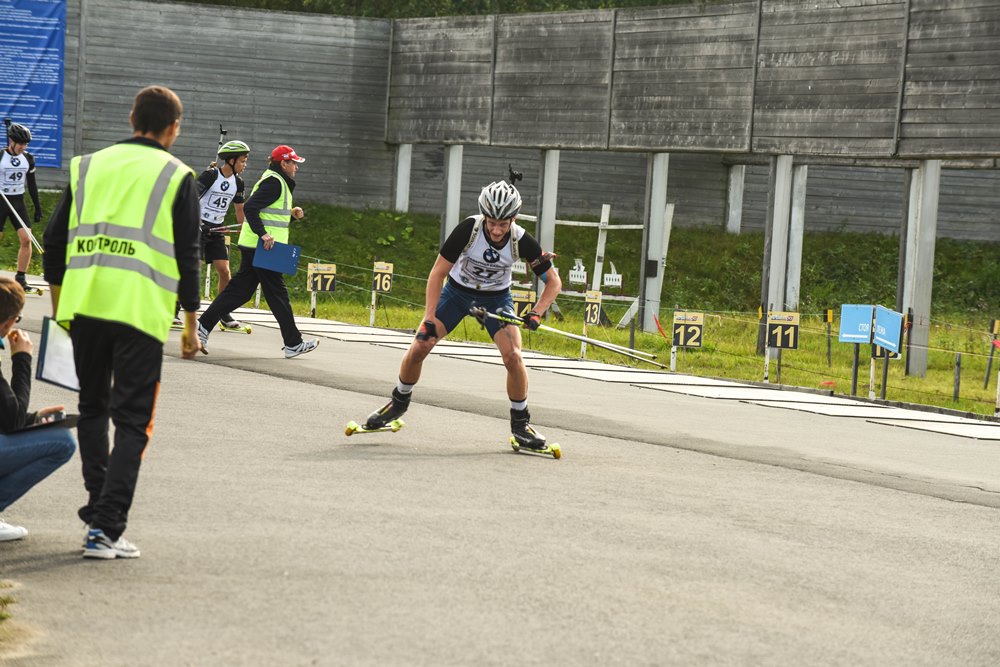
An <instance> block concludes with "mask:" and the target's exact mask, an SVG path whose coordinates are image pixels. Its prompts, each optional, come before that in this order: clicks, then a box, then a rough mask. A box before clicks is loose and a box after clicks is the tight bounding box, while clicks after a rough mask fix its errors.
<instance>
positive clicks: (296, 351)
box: [282, 338, 319, 359]
mask: <svg viewBox="0 0 1000 667" xmlns="http://www.w3.org/2000/svg"><path fill="white" fill-rule="evenodd" d="M317 347H319V339H318V338H310V339H309V340H303V341H302V342H301V343H299V344H298V345H296V346H294V347H285V348H282V349H283V350H284V351H285V359H291V358H292V357H297V356H299V355H300V354H305V353H306V352H312V351H313V350H315V349H316V348H317Z"/></svg>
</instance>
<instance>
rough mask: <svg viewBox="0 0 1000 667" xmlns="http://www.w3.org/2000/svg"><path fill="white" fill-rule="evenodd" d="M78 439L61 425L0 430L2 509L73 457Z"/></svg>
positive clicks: (0, 490) (0, 491) (0, 507)
mask: <svg viewBox="0 0 1000 667" xmlns="http://www.w3.org/2000/svg"><path fill="white" fill-rule="evenodd" d="M75 450H76V439H75V438H74V437H73V434H72V433H71V432H70V430H69V429H66V428H59V427H58V426H47V427H44V428H39V429H35V430H32V431H26V432H24V433H15V434H13V435H3V434H0V512H2V511H4V510H5V509H7V508H8V507H10V506H11V505H12V504H13V503H14V501H15V500H17V499H18V498H20V497H21V496H23V495H24V494H26V493H27V492H28V490H29V489H31V487H33V486H34V485H35V484H38V483H39V482H40V481H42V480H43V479H45V478H46V477H48V476H49V475H51V474H52V473H53V471H55V469H56V468H58V467H59V466H61V465H62V464H64V463H66V461H69V460H70V458H71V457H72V456H73V452H74V451H75Z"/></svg>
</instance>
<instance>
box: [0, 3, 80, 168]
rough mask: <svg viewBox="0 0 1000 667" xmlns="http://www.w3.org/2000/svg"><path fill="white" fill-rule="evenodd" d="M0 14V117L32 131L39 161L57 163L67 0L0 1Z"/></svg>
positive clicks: (47, 164) (31, 148)
mask: <svg viewBox="0 0 1000 667" xmlns="http://www.w3.org/2000/svg"><path fill="white" fill-rule="evenodd" d="M0 16H2V17H3V19H2V20H0V117H2V118H10V119H11V120H12V121H14V122H15V123H20V124H21V125H24V126H26V127H28V129H30V130H31V146H29V147H28V151H29V152H30V153H31V154H32V155H34V156H35V163H36V164H37V165H38V166H40V167H61V166H62V132H63V55H64V52H65V46H66V0H0ZM4 134H6V133H4ZM6 139H7V137H6V136H3V143H4V144H5V145H6Z"/></svg>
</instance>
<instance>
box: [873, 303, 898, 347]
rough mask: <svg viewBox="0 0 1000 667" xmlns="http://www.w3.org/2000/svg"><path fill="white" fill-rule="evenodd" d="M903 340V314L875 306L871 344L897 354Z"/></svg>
mask: <svg viewBox="0 0 1000 667" xmlns="http://www.w3.org/2000/svg"><path fill="white" fill-rule="evenodd" d="M902 338H903V314H902V313H897V312H896V311H894V310H889V309H888V308H883V307H882V306H875V334H874V335H873V336H872V342H873V343H875V344H876V345H880V346H882V347H884V348H885V349H887V350H889V351H890V352H899V343H900V340H901V339H902Z"/></svg>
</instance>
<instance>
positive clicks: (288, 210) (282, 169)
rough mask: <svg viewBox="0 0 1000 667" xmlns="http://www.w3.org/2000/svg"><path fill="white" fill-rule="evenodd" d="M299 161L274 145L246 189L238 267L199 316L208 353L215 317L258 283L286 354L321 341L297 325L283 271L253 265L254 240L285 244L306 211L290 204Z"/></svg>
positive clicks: (245, 298) (289, 149)
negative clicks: (268, 160) (250, 187)
mask: <svg viewBox="0 0 1000 667" xmlns="http://www.w3.org/2000/svg"><path fill="white" fill-rule="evenodd" d="M302 162H305V159H304V158H301V157H299V156H298V154H296V152H295V149H293V148H292V147H291V146H286V145H284V144H282V145H281V146H278V147H277V148H275V149H274V150H273V151H271V163H270V164H269V165H268V167H267V169H265V170H264V173H263V174H262V175H261V177H260V180H259V181H257V184H256V185H255V186H253V190H251V191H250V198H249V199H247V201H246V203H245V204H244V205H243V215H244V221H243V227H242V228H241V229H240V236H239V239H238V240H237V242H236V244H237V246H238V247H239V249H240V253H241V254H242V259H241V260H240V270H239V271H237V272H236V275H235V276H233V278H232V280H230V281H229V284H228V285H226V288H225V289H224V290H222V292H221V293H220V294H219V296H217V297H215V301H213V302H212V304H211V305H210V306H209V307H208V309H207V310H206V311H205V312H204V313H202V315H201V317H200V318H199V319H198V338H199V339H201V344H202V351H203V352H205V353H206V354H207V353H208V348H207V345H208V335H209V333H211V331H212V330H213V329H214V328H215V325H217V324H218V323H219V318H220V317H222V316H223V315H225V314H226V313H228V312H230V311H232V310H235V309H236V308H239V307H240V306H242V305H243V304H244V303H246V302H247V301H249V300H250V297H251V296H253V293H254V291H256V289H257V285H260V287H261V290H262V291H263V292H264V298H266V299H267V303H268V305H269V306H270V307H271V313H272V314H273V315H274V319H276V320H278V326H279V327H280V328H281V337H282V338H283V339H284V342H285V347H284V350H285V358H286V359H291V358H292V357H297V356H299V355H300V354H305V353H306V352H312V351H313V350H315V349H316V347H317V346H318V345H319V340H318V339H316V338H310V339H308V340H304V339H303V338H302V333H301V332H300V331H299V328H298V327H297V326H295V316H294V315H293V314H292V305H291V303H289V300H288V288H287V287H285V278H284V276H283V275H282V274H281V273H279V272H278V271H270V270H268V269H261V268H257V267H255V266H254V265H253V256H254V253H255V252H256V250H257V242H258V239H259V240H260V242H261V244H262V245H263V246H264V249H265V250H270V249H271V248H273V247H274V244H275V242H278V243H288V225H289V223H290V222H291V221H292V220H293V219H294V220H299V219H301V218H302V216H303V215H304V214H303V212H302V209H301V208H299V207H298V206H292V191H293V190H294V189H295V174H296V173H298V171H299V164H301V163H302Z"/></svg>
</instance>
